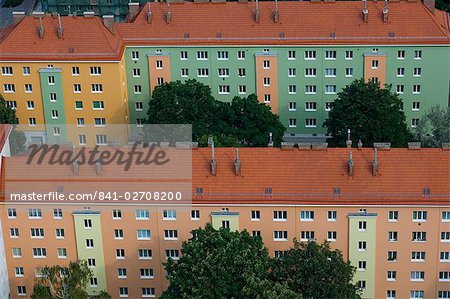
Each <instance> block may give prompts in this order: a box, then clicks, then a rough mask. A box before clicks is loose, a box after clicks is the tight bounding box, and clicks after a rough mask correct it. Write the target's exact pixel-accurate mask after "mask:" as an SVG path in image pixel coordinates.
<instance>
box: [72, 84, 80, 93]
mask: <svg viewBox="0 0 450 299" xmlns="http://www.w3.org/2000/svg"><path fill="white" fill-rule="evenodd" d="M73 92H74V93H81V84H74V85H73Z"/></svg>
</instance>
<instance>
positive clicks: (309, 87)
mask: <svg viewBox="0 0 450 299" xmlns="http://www.w3.org/2000/svg"><path fill="white" fill-rule="evenodd" d="M316 90H317V88H316V85H306V86H305V94H315V93H316Z"/></svg>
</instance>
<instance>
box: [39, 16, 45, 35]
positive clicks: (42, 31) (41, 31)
mask: <svg viewBox="0 0 450 299" xmlns="http://www.w3.org/2000/svg"><path fill="white" fill-rule="evenodd" d="M39 38H44V26H43V25H42V18H39Z"/></svg>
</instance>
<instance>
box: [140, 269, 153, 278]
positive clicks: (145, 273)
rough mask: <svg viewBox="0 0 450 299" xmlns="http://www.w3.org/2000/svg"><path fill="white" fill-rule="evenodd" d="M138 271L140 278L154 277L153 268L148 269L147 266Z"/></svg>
mask: <svg viewBox="0 0 450 299" xmlns="http://www.w3.org/2000/svg"><path fill="white" fill-rule="evenodd" d="M140 273H141V275H140V278H142V279H149V278H153V277H154V275H153V269H149V268H146V269H140Z"/></svg>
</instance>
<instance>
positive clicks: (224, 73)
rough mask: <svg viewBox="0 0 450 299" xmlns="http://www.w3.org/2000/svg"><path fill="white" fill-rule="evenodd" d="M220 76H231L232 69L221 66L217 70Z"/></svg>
mask: <svg viewBox="0 0 450 299" xmlns="http://www.w3.org/2000/svg"><path fill="white" fill-rule="evenodd" d="M217 73H218V75H219V77H228V76H230V69H227V68H219V69H218V70H217Z"/></svg>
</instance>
